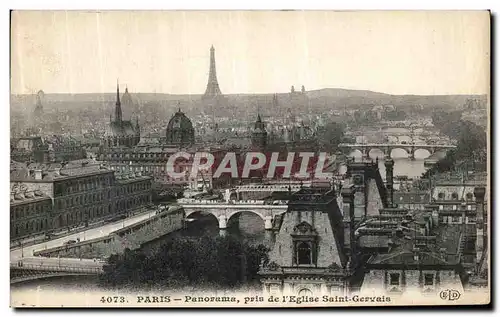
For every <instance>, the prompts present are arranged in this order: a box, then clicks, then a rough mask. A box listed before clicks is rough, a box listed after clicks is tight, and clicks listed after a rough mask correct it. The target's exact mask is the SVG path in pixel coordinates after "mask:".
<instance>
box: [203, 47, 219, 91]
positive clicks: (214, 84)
mask: <svg viewBox="0 0 500 317" xmlns="http://www.w3.org/2000/svg"><path fill="white" fill-rule="evenodd" d="M218 95H222V92H221V91H220V88H219V82H218V81H217V71H216V69H215V48H214V47H213V45H212V47H211V48H210V70H209V74H208V83H207V89H206V90H205V94H204V95H203V97H205V98H206V97H216V96H218Z"/></svg>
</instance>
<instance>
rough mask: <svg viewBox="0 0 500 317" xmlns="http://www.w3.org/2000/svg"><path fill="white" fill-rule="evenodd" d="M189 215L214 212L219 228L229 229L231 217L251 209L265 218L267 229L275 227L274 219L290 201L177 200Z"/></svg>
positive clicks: (284, 210) (286, 207)
mask: <svg viewBox="0 0 500 317" xmlns="http://www.w3.org/2000/svg"><path fill="white" fill-rule="evenodd" d="M177 203H178V204H179V205H181V206H182V208H183V209H184V212H185V217H186V218H187V217H189V216H190V215H191V214H193V213H195V212H204V213H209V214H212V215H213V216H214V217H216V218H217V220H218V221H219V229H221V230H224V229H227V222H228V221H229V219H230V218H231V217H232V216H234V215H236V214H238V213H241V212H244V211H249V212H252V213H254V214H256V215H258V216H259V217H260V218H261V219H262V220H264V228H265V229H266V230H272V229H273V220H274V218H275V217H276V216H278V215H281V214H283V213H285V212H286V211H287V209H288V201H286V200H275V201H264V200H225V201H224V200H196V199H189V198H183V199H179V200H178V201H177Z"/></svg>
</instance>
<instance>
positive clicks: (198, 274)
mask: <svg viewBox="0 0 500 317" xmlns="http://www.w3.org/2000/svg"><path fill="white" fill-rule="evenodd" d="M268 251H269V250H268V249H267V248H266V247H265V246H263V245H259V246H257V247H254V246H250V245H248V244H246V243H243V242H241V241H239V240H237V239H236V238H234V237H232V236H227V237H210V236H203V237H199V238H187V237H176V238H173V239H169V240H168V241H166V242H165V243H164V244H163V245H162V246H161V247H160V249H159V250H158V251H157V252H156V253H154V254H151V255H149V256H146V255H145V254H143V253H142V252H141V251H130V250H128V249H127V250H125V252H124V253H123V254H120V255H113V256H111V257H110V258H109V260H108V263H107V264H106V265H105V266H104V268H103V270H104V272H103V273H102V274H101V276H100V282H101V284H102V285H105V286H111V287H116V286H130V285H136V286H144V285H152V284H156V285H159V286H168V287H171V288H175V287H179V286H184V285H198V286H200V285H212V286H217V287H233V286H235V285H238V284H240V283H242V282H244V281H248V280H255V279H256V278H257V272H258V270H259V265H260V263H261V261H264V262H265V261H267V252H268Z"/></svg>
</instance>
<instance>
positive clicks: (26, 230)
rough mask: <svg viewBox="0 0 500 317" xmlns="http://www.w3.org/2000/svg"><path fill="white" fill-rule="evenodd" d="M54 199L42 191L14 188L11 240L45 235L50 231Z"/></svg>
mask: <svg viewBox="0 0 500 317" xmlns="http://www.w3.org/2000/svg"><path fill="white" fill-rule="evenodd" d="M52 208H53V206H52V199H51V198H50V197H48V196H46V195H44V194H43V193H42V192H40V191H34V192H33V191H31V192H26V191H24V190H23V188H14V190H13V191H12V192H11V197H10V239H11V240H13V239H18V238H22V237H23V236H26V235H35V234H43V233H45V232H46V231H47V230H49V227H50V226H49V224H50V219H51V216H52Z"/></svg>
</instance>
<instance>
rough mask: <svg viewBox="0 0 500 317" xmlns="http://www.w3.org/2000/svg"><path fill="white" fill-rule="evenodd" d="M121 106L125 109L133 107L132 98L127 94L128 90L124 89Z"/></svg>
mask: <svg viewBox="0 0 500 317" xmlns="http://www.w3.org/2000/svg"><path fill="white" fill-rule="evenodd" d="M122 104H123V105H124V106H125V107H127V106H133V105H134V101H133V100H132V96H131V95H130V93H129V92H128V88H125V93H124V94H123V95H122Z"/></svg>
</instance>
